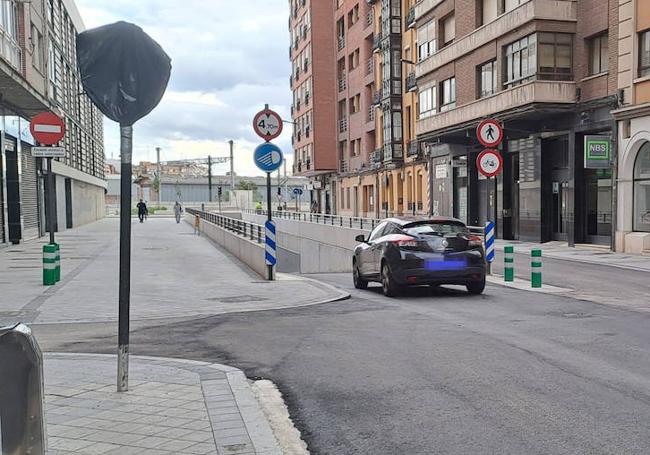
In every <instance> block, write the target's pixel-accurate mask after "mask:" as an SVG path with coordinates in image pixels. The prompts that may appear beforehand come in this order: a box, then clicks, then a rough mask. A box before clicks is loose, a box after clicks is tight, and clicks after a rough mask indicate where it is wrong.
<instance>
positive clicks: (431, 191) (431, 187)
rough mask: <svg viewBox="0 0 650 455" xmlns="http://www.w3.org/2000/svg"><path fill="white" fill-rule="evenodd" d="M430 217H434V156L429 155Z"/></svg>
mask: <svg viewBox="0 0 650 455" xmlns="http://www.w3.org/2000/svg"><path fill="white" fill-rule="evenodd" d="M428 189H429V194H428V196H429V216H433V155H432V154H431V153H429V188H428Z"/></svg>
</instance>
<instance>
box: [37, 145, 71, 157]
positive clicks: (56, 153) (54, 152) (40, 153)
mask: <svg viewBox="0 0 650 455" xmlns="http://www.w3.org/2000/svg"><path fill="white" fill-rule="evenodd" d="M32 156H33V157H34V158H62V157H65V147H32Z"/></svg>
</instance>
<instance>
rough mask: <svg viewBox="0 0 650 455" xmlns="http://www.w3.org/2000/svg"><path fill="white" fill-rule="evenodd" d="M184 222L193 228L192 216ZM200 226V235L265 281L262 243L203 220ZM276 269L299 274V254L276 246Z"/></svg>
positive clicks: (188, 215)
mask: <svg viewBox="0 0 650 455" xmlns="http://www.w3.org/2000/svg"><path fill="white" fill-rule="evenodd" d="M185 221H186V222H187V223H188V224H190V225H191V226H194V215H190V214H188V213H186V214H185ZM200 226H201V234H202V235H205V236H206V237H208V238H209V239H210V240H212V241H213V242H215V243H216V244H217V245H219V246H221V247H223V248H225V249H226V250H227V251H228V252H229V253H231V254H232V255H233V256H235V257H236V258H237V259H239V260H240V261H242V262H243V263H244V264H246V265H248V266H249V267H250V268H251V269H252V270H254V271H255V272H256V273H258V274H259V275H260V276H261V277H262V278H265V279H266V277H267V271H266V261H265V256H264V244H263V243H257V242H255V241H252V240H249V239H247V238H244V237H242V236H241V235H238V234H236V233H234V232H232V231H229V230H227V229H224V228H222V227H219V226H217V225H215V224H213V223H210V222H208V221H206V220H203V219H202V220H201V225H200ZM276 269H277V271H278V272H281V273H299V272H300V254H298V253H297V252H295V251H291V250H289V249H288V248H286V247H280V246H278V265H277V267H276Z"/></svg>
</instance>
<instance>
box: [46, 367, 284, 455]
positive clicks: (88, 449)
mask: <svg viewBox="0 0 650 455" xmlns="http://www.w3.org/2000/svg"><path fill="white" fill-rule="evenodd" d="M44 371H45V394H46V410H45V413H46V420H47V432H48V454H49V455H64V454H78V455H97V454H105V455H129V454H137V455H148V454H151V455H154V454H155V455H165V454H169V455H171V454H178V455H186V454H187V455H190V454H193V455H202V454H216V455H250V454H257V455H281V454H282V451H281V449H280V447H279V445H278V443H277V441H276V439H275V437H274V435H273V432H272V430H271V428H270V426H269V424H268V423H267V420H266V417H265V416H264V413H263V411H262V410H261V408H260V406H259V404H258V402H257V401H256V399H255V397H254V395H253V393H252V391H251V389H250V387H249V384H248V381H247V379H246V377H245V376H244V374H243V373H242V372H241V371H240V370H238V369H235V368H231V367H227V366H223V365H214V364H208V363H203V362H192V361H183V360H172V359H162V358H151V357H132V358H131V368H130V381H129V382H130V384H129V386H130V390H129V392H127V393H121V394H118V393H117V392H116V391H115V383H114V381H113V379H114V378H115V377H116V359H115V357H114V356H106V355H92V354H46V355H45V367H44Z"/></svg>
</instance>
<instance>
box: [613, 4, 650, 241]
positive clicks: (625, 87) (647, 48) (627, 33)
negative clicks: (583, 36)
mask: <svg viewBox="0 0 650 455" xmlns="http://www.w3.org/2000/svg"><path fill="white" fill-rule="evenodd" d="M618 19H619V27H618V28H619V30H620V35H619V40H618V43H617V49H618V87H619V89H620V93H621V96H620V97H621V106H620V108H619V109H617V110H615V111H614V112H613V114H614V117H615V119H616V121H617V123H618V152H619V154H618V156H619V159H618V188H617V190H618V191H617V194H618V210H617V223H616V249H617V250H618V251H625V252H628V253H646V254H649V253H650V2H648V1H647V0H620V1H619V18H618Z"/></svg>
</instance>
